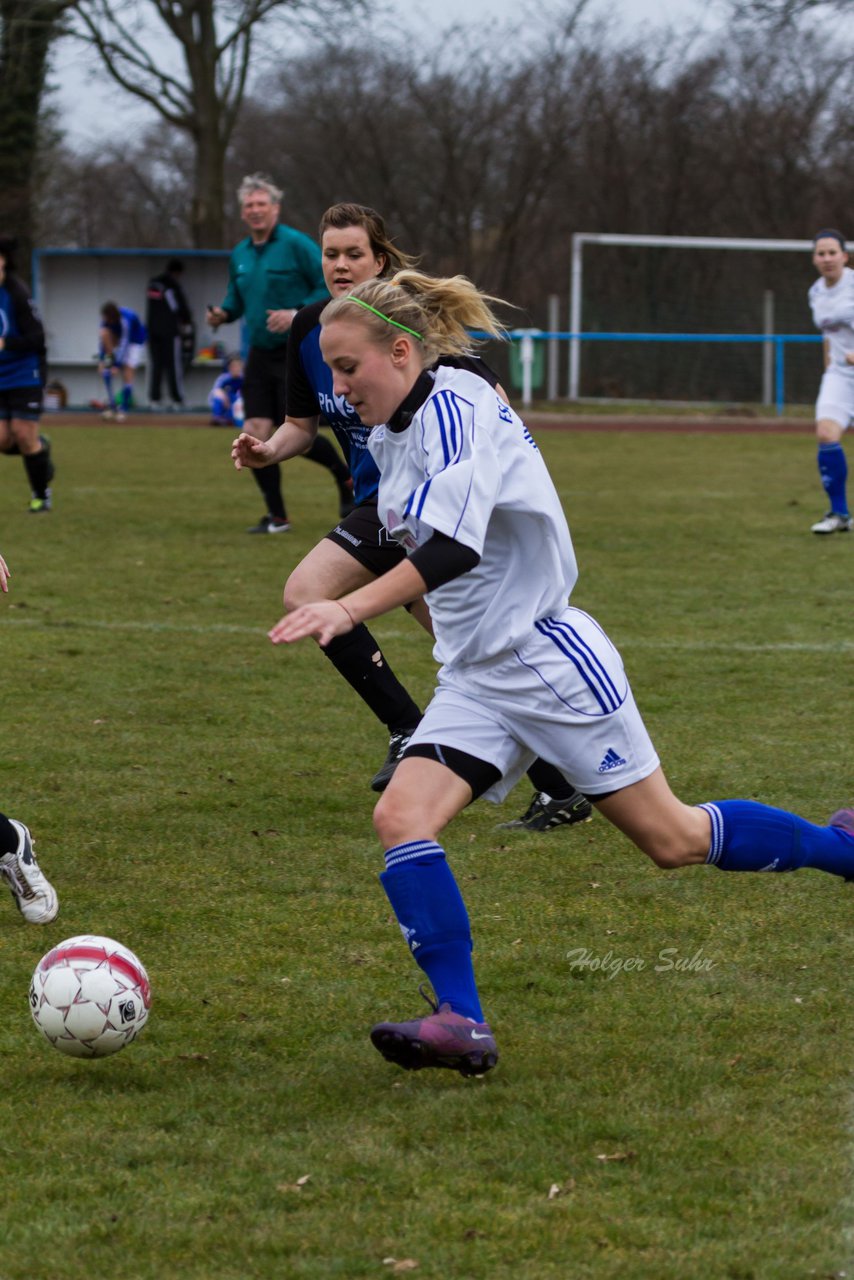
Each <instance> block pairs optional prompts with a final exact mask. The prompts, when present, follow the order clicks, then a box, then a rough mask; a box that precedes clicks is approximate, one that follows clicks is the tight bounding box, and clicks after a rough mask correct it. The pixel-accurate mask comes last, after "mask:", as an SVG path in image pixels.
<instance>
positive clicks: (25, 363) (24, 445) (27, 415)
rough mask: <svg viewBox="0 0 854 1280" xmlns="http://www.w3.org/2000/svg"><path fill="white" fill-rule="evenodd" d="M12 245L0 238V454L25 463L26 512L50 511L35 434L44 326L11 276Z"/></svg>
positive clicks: (45, 466)
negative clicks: (16, 455)
mask: <svg viewBox="0 0 854 1280" xmlns="http://www.w3.org/2000/svg"><path fill="white" fill-rule="evenodd" d="M15 247H16V246H15V241H14V240H11V239H8V238H7V237H0V452H2V453H7V454H13V453H19V454H20V455H21V457H22V458H23V460H24V467H25V468H26V472H27V479H28V480H29V482H30V489H31V490H32V498H31V500H30V511H31V512H32V514H33V515H42V514H43V513H45V512H48V511H50V482H51V480H52V479H53V463H52V461H51V456H50V444H49V443H48V441H47V440H46V438H45V437H44V436H41V435H39V420H40V418H41V413H42V396H43V391H44V384H45V373H46V357H45V341H44V326H43V325H42V322H41V320H40V319H39V314H38V312H37V310H36V308H35V304H34V303H33V300H32V298H31V297H30V295H29V292H28V290H27V287H26V285H25V284H24V282H23V280H21V279H20V278H19V276H17V275H16V274H15Z"/></svg>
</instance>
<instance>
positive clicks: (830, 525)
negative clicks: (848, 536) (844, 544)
mask: <svg viewBox="0 0 854 1280" xmlns="http://www.w3.org/2000/svg"><path fill="white" fill-rule="evenodd" d="M852 529H854V520H852V518H851V516H839V515H837V514H836V512H835V511H828V513H827V515H826V516H824V518H823V519H821V520H819V521H818V523H817V524H814V525H813V527H812V532H813V533H850V531H851V530H852Z"/></svg>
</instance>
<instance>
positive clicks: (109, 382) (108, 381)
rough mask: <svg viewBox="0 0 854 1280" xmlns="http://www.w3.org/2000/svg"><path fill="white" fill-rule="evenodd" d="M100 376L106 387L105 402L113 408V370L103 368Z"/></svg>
mask: <svg viewBox="0 0 854 1280" xmlns="http://www.w3.org/2000/svg"><path fill="white" fill-rule="evenodd" d="M101 378H102V381H103V383H104V387H105V388H106V392H107V404H108V405H109V406H110V408H111V409H114V408H115V407H116V406H115V402H114V400H113V371H112V369H105V370H104V372H103V373H102V374H101Z"/></svg>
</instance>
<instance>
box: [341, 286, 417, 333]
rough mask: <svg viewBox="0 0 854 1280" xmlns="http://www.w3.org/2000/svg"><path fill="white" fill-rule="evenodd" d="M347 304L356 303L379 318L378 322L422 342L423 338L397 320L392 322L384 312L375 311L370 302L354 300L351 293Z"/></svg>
mask: <svg viewBox="0 0 854 1280" xmlns="http://www.w3.org/2000/svg"><path fill="white" fill-rule="evenodd" d="M347 301H348V302H358V304H359V306H360V307H364V308H365V310H366V311H373V313H374V315H375V316H379V318H380V320H385V322H386V324H393V325H394V327H395V329H402V330H403V332H404V333H411V334H412V336H413V338H417V339H418V341H419V342H423V341H424V338H423V337H422V335H421V334H420V333H416V331H415V330H414V329H410V328H409V327H408V326H407V325H405V324H400V322H399V321H397V320H392V318H391V316H387V315H386V314H385V312H384V311H377V309H376V307H372V306H371V304H370V302H363V301H362V299H361V298H354V297H353V295H352V293H351V294H350V296H349V297H348V299H347Z"/></svg>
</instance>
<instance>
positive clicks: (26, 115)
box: [0, 0, 74, 263]
mask: <svg viewBox="0 0 854 1280" xmlns="http://www.w3.org/2000/svg"><path fill="white" fill-rule="evenodd" d="M73 2H74V0H0V121H2V128H0V227H2V229H3V232H4V234H7V235H16V236H17V237H18V241H19V244H20V248H21V261H22V263H24V262H26V260H27V259H28V257H29V249H30V247H31V228H32V223H33V186H34V171H35V165H36V155H37V149H38V139H39V113H40V109H41V104H42V95H43V93H44V87H45V78H46V75H47V66H48V54H49V51H50V46H51V43H52V41H53V40H54V39H55V38H56V37H57V35H58V34H59V32H60V23H61V19H62V15H63V13H64V12H65V11H66V10H67V9H68V8H70V6H71V4H72V3H73Z"/></svg>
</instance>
